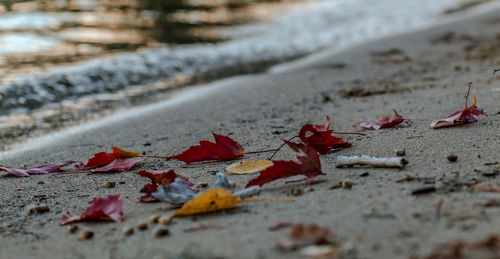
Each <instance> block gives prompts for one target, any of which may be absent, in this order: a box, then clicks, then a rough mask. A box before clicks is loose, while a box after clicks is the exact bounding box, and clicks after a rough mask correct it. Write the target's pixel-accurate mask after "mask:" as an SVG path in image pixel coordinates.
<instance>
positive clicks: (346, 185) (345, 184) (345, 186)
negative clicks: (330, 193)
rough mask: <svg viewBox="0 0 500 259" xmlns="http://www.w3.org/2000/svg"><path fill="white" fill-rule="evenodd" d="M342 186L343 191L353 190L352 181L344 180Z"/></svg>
mask: <svg viewBox="0 0 500 259" xmlns="http://www.w3.org/2000/svg"><path fill="white" fill-rule="evenodd" d="M340 186H342V189H351V188H352V181H351V180H350V179H344V180H342V181H341V182H340Z"/></svg>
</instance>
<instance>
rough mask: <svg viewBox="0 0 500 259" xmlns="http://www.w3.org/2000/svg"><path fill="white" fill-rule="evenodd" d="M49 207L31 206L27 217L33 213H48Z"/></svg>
mask: <svg viewBox="0 0 500 259" xmlns="http://www.w3.org/2000/svg"><path fill="white" fill-rule="evenodd" d="M49 211H50V207H49V205H32V206H29V207H28V215H29V214H33V213H44V212H49Z"/></svg>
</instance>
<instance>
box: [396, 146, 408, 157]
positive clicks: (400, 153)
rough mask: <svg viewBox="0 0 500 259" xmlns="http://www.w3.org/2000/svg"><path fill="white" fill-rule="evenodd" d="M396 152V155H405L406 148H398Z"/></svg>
mask: <svg viewBox="0 0 500 259" xmlns="http://www.w3.org/2000/svg"><path fill="white" fill-rule="evenodd" d="M394 153H395V154H396V156H404V155H405V154H406V150H405V149H404V148H402V149H396V150H395V151H394Z"/></svg>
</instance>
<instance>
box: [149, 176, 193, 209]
mask: <svg viewBox="0 0 500 259" xmlns="http://www.w3.org/2000/svg"><path fill="white" fill-rule="evenodd" d="M151 195H152V196H153V197H154V198H156V199H158V200H160V201H164V202H168V203H170V204H172V205H175V206H180V205H182V204H184V203H186V202H187V201H189V200H191V199H193V198H194V197H195V196H196V192H195V191H193V190H192V189H191V188H190V186H189V185H187V184H186V183H185V182H184V181H183V180H182V179H180V178H176V179H175V181H174V182H173V183H171V184H169V185H167V186H158V187H157V189H156V192H154V193H151Z"/></svg>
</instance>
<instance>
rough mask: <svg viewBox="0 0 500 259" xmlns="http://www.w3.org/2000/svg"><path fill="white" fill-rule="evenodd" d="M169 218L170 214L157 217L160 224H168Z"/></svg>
mask: <svg viewBox="0 0 500 259" xmlns="http://www.w3.org/2000/svg"><path fill="white" fill-rule="evenodd" d="M171 220H172V218H171V217H170V216H161V217H160V218H159V219H158V223H159V224H162V225H168V224H170V221H171Z"/></svg>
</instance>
